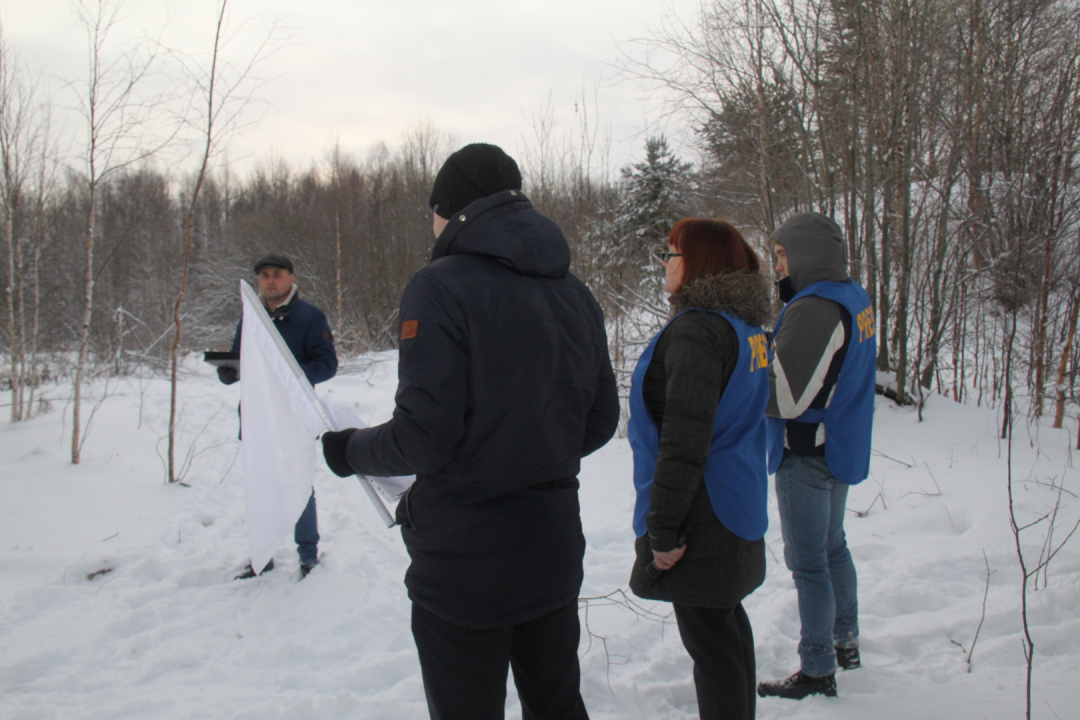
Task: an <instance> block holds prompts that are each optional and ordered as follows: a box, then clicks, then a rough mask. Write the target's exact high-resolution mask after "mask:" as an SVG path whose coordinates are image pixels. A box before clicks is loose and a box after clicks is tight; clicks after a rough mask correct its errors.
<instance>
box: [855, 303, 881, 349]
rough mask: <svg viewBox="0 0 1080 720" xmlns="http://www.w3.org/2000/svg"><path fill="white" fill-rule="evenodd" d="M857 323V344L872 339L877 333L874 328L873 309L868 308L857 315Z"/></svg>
mask: <svg viewBox="0 0 1080 720" xmlns="http://www.w3.org/2000/svg"><path fill="white" fill-rule="evenodd" d="M857 322H858V323H859V342H862V341H863V340H865V339H866V338H869V337H873V336H874V334H875V333H876V332H877V328H876V327H875V326H874V308H872V307H868V308H866V309H865V310H863V311H862V312H861V313H859V317H858V318H857Z"/></svg>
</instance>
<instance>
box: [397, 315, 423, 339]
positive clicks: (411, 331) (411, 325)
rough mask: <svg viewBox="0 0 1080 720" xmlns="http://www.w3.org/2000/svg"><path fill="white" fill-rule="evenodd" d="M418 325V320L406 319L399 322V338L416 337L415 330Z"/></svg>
mask: <svg viewBox="0 0 1080 720" xmlns="http://www.w3.org/2000/svg"><path fill="white" fill-rule="evenodd" d="M419 327H420V321H419V320H406V321H405V322H403V323H401V339H402V340H412V339H413V338H414V337H416V330H417V329H418V328H419Z"/></svg>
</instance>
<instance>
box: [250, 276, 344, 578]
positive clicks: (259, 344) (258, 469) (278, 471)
mask: <svg viewBox="0 0 1080 720" xmlns="http://www.w3.org/2000/svg"><path fill="white" fill-rule="evenodd" d="M240 290H241V292H240V295H241V297H243V300H244V324H243V329H242V331H241V336H240V345H241V350H240V410H241V415H240V431H241V436H242V438H243V439H242V441H241V448H242V451H243V463H244V487H245V492H246V496H247V528H248V542H249V544H250V546H251V567H252V568H253V569H254V570H255V571H256V572H261V571H262V569H263V568H264V567H266V564H267V563H268V562H270V559H271V558H272V557H273V556H274V552H275V551H277V549H278V548H279V547H281V544H282V543H283V542H284V541H285V539H286V538H287V537H289V535H290V534H291V533H292V531H293V527H294V526H295V525H296V521H297V520H298V519H299V518H300V515H301V513H303V512H304V507H305V506H306V505H307V502H308V498H310V497H311V490H312V487H313V484H314V481H315V462H316V459H317V457H318V456H317V454H316V453H317V449H318V445H317V442H316V440H317V438H318V436H319V435H320V434H321V433H322V432H323V431H324V430H325V429H326V423H325V421H324V419H323V418H322V416H321V415H320V413H319V410H318V409H316V407H315V406H314V405H313V403H312V398H314V391H313V389H312V387H311V385H310V384H309V383H308V381H307V378H305V377H304V375H303V373H301V372H300V371H299V367H298V366H297V364H296V360H295V358H293V356H292V353H291V352H290V351H289V349H288V346H286V345H285V342H284V340H283V339H282V337H281V334H280V333H278V331H277V328H275V327H274V326H273V324H272V323H271V321H270V317H269V315H267V312H266V309H265V307H264V306H263V304H262V302H261V301H260V300H259V299H258V297H257V296H256V294H255V292H254V291H253V290H252V289H251V286H249V285H248V284H247V283H245V282H244V281H242V280H241V281H240Z"/></svg>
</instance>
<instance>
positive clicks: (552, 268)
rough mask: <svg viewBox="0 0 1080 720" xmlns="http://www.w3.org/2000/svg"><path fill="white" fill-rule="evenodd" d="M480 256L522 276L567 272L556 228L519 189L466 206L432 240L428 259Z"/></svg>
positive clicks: (565, 246)
mask: <svg viewBox="0 0 1080 720" xmlns="http://www.w3.org/2000/svg"><path fill="white" fill-rule="evenodd" d="M447 255H483V256H486V257H492V258H495V259H496V260H498V261H499V262H501V263H502V264H504V265H506V266H507V267H510V268H512V269H514V270H516V271H518V272H520V273H522V274H525V275H534V276H538V277H550V278H561V277H563V276H564V275H566V274H567V272H569V271H570V245H569V244H568V243H567V242H566V236H565V235H563V232H562V230H560V229H559V227H558V226H557V225H556V224H555V223H553V222H552V221H551V220H549V219H548V218H546V217H544V216H543V215H541V214H540V213H539V212H537V211H536V210H535V209H533V206H532V203H530V202H529V199H528V198H527V197H525V195H524V193H522V192H521V191H520V190H504V191H503V192H500V193H496V194H494V195H490V196H488V197H486V198H482V199H480V200H477V201H476V202H474V203H472V204H470V205H468V206H466V207H465V208H464V209H462V210H461V212H459V213H457V214H455V215H454V217H452V218H450V222H449V223H448V224H447V226H446V227H445V228H444V229H443V231H442V234H440V235H439V238H438V240H436V241H435V247H434V248H433V249H432V251H431V259H432V261H435V260H438V259H439V258H442V257H445V256H447Z"/></svg>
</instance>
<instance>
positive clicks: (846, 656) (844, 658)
mask: <svg viewBox="0 0 1080 720" xmlns="http://www.w3.org/2000/svg"><path fill="white" fill-rule="evenodd" d="M834 649H835V650H836V664H837V665H839V666H840V667H841V668H843V669H844V670H857V669H858V668H861V667H862V660H860V659H859V648H857V647H853V648H842V647H838V648H834Z"/></svg>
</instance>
